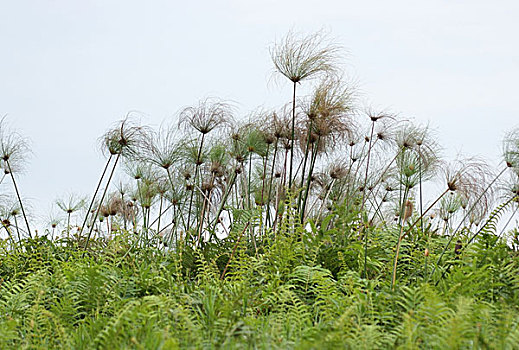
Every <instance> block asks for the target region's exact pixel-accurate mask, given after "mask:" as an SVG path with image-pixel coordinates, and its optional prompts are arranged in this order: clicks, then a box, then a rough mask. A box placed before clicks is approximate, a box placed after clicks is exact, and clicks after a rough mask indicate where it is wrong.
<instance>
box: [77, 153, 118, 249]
mask: <svg viewBox="0 0 519 350" xmlns="http://www.w3.org/2000/svg"><path fill="white" fill-rule="evenodd" d="M120 158H121V153H118V154H117V157H116V158H115V162H114V165H113V167H112V171H111V172H110V176H109V177H108V181H107V182H106V186H105V189H104V191H103V195H102V196H101V200H100V201H99V206H98V207H97V210H96V212H95V215H94V219H93V220H92V226H90V231H88V236H87V239H86V242H85V248H84V252H83V256H85V253H86V250H87V248H88V243H89V242H90V237H91V235H92V231H93V230H94V223H95V221H96V220H97V216H98V215H99V211H100V210H101V206H102V204H103V200H104V199H105V196H106V193H107V192H108V186H109V185H110V181H111V180H112V177H113V175H114V172H115V168H116V167H117V163H118V162H119V159H120Z"/></svg>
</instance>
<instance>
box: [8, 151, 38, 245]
mask: <svg viewBox="0 0 519 350" xmlns="http://www.w3.org/2000/svg"><path fill="white" fill-rule="evenodd" d="M5 164H7V168H8V170H9V174H10V175H11V179H12V180H13V186H14V190H15V192H16V197H17V198H18V203H20V209H22V215H23V219H24V220H25V225H26V226H27V233H28V234H29V238H31V239H32V234H31V228H30V227H29V220H27V215H26V214H25V208H24V206H23V202H22V197H21V196H20V191H18V185H17V184H16V180H15V178H14V175H13V169H11V163H10V162H9V159H5Z"/></svg>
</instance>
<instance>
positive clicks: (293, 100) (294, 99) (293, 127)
mask: <svg viewBox="0 0 519 350" xmlns="http://www.w3.org/2000/svg"><path fill="white" fill-rule="evenodd" d="M292 84H293V94H292V130H291V138H292V139H291V140H290V173H289V176H288V188H290V189H292V167H293V164H294V141H295V139H296V85H297V82H296V81H294V82H293V83H292Z"/></svg>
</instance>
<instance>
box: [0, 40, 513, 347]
mask: <svg viewBox="0 0 519 350" xmlns="http://www.w3.org/2000/svg"><path fill="white" fill-rule="evenodd" d="M339 53H340V50H339V49H338V47H337V46H336V45H334V44H332V43H330V42H329V41H328V40H326V38H325V37H323V35H322V34H316V35H312V36H310V37H302V36H298V35H296V34H289V35H288V36H287V37H286V38H285V39H284V40H283V41H281V42H280V43H279V44H276V45H274V47H273V48H272V49H271V56H272V60H273V63H274V67H275V69H276V72H277V73H279V74H278V76H280V77H286V78H288V79H289V81H290V82H291V83H292V85H293V94H292V96H291V97H292V98H291V102H290V103H288V104H287V105H286V106H283V107H282V108H279V109H276V110H271V111H258V112H256V113H254V114H252V115H251V116H250V117H249V118H248V121H246V122H243V121H235V115H234V114H235V110H234V108H233V106H232V105H231V104H229V103H227V102H225V101H221V100H218V99H215V98H209V99H205V100H203V101H201V102H199V103H198V104H196V105H194V106H191V107H187V108H184V109H183V110H182V111H181V112H180V113H179V118H178V121H175V122H173V123H167V124H164V125H162V126H161V127H160V128H159V130H153V129H151V128H148V127H146V126H142V125H139V124H137V123H135V121H134V119H133V118H132V116H131V115H128V116H127V117H126V118H124V119H123V120H122V121H121V122H119V123H118V124H117V125H115V126H114V127H113V128H112V129H110V130H109V131H107V132H106V133H105V135H103V137H102V138H101V139H100V145H101V149H102V150H103V151H104V153H105V154H106V155H107V160H106V165H105V167H104V169H103V170H102V172H101V176H100V178H99V181H98V182H97V184H96V187H95V190H94V193H93V195H92V197H91V198H89V199H87V198H84V197H82V196H78V195H75V194H68V195H66V196H63V197H61V198H60V199H58V200H57V201H56V205H57V207H58V209H59V210H60V212H59V213H57V214H56V213H53V214H51V217H50V218H49V222H48V227H46V228H44V230H43V234H42V233H41V232H38V230H35V229H31V220H30V216H28V215H27V214H28V213H27V211H29V213H30V207H28V206H27V204H26V203H25V202H26V201H24V199H23V197H22V195H21V194H22V193H23V189H20V188H19V187H18V185H17V182H16V179H17V176H19V174H20V173H21V172H23V169H24V163H25V160H26V159H27V155H28V153H29V148H28V146H27V142H26V140H25V139H24V138H23V137H21V136H19V134H18V133H16V132H13V131H12V130H11V129H10V128H9V126H8V125H7V124H6V121H5V120H2V121H1V123H0V168H1V169H2V170H3V172H4V176H3V177H2V178H1V179H0V181H1V182H0V185H1V187H0V188H1V190H2V193H1V196H2V197H1V202H0V203H1V204H0V219H1V220H2V221H1V222H2V227H1V229H2V234H3V237H5V239H4V240H1V241H0V348H20V349H23V348H31V349H32V348H37V349H47V348H65V349H69V348H73V349H83V348H84V349H96V348H99V349H107V348H112V349H127V348H135V349H176V348H264V349H271V348H279V349H286V348H297V349H337V348H351V349H358V348H361V349H377V348H383V349H384V348H406V349H407V348H413V349H414V348H427V349H459V348H495V349H516V348H519V312H518V311H519V266H518V264H519V263H518V258H517V257H518V251H517V250H518V248H519V230H518V229H517V228H514V227H513V226H512V225H510V224H511V223H512V222H513V219H514V215H515V214H516V212H517V210H518V208H519V200H518V195H519V130H516V131H512V132H510V133H509V134H508V135H507V136H506V138H505V140H504V142H503V162H502V163H503V165H502V167H501V168H500V169H497V171H495V170H494V169H491V168H490V167H489V166H488V165H487V164H485V163H484V162H482V161H480V160H477V159H474V158H468V159H459V160H456V161H454V162H450V163H449V162H445V161H443V160H442V159H441V155H440V146H439V145H438V144H437V143H436V141H435V139H434V135H433V134H432V132H431V130H430V129H428V128H427V127H423V126H418V125H414V124H412V123H410V122H409V121H402V120H399V119H398V118H397V117H396V116H394V115H392V114H391V113H388V112H385V111H383V112H376V111H374V110H370V109H368V110H360V109H359V108H358V107H357V105H358V101H357V100H356V98H355V97H356V94H355V90H354V89H353V88H352V87H351V86H349V85H347V84H345V83H344V79H342V78H341V77H340V72H341V70H340V68H339V67H338V65H337V62H339V61H340V55H339ZM301 82H304V83H305V84H309V85H310V84H312V82H315V84H314V85H315V86H314V89H313V92H312V93H311V94H310V95H309V96H301V97H298V96H297V95H296V92H297V91H296V86H297V85H298V84H299V83H301ZM435 185H436V186H435ZM436 187H438V189H436ZM10 191H14V193H13V194H11V192H10ZM32 224H33V225H34V223H32Z"/></svg>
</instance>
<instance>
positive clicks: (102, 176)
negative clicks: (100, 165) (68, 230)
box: [79, 153, 113, 236]
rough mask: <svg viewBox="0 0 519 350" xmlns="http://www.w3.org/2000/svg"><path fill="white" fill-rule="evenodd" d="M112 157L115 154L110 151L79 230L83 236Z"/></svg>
mask: <svg viewBox="0 0 519 350" xmlns="http://www.w3.org/2000/svg"><path fill="white" fill-rule="evenodd" d="M112 158H113V154H111V153H110V156H109V157H108V160H107V161H106V164H105V168H104V169H103V173H102V174H101V178H100V179H99V181H98V182H97V187H96V190H95V192H94V195H93V197H92V200H91V201H90V205H89V206H88V209H87V211H86V215H85V219H84V220H83V224H82V225H81V230H80V231H79V236H81V234H82V233H83V230H84V228H85V225H86V222H87V220H88V217H89V216H90V210H92V207H93V205H94V202H95V199H96V196H97V192H99V188H101V184H102V182H103V178H104V177H105V174H106V170H108V166H109V165H110V161H111V160H112ZM94 221H95V220H94ZM94 221H92V222H94ZM92 225H93V224H92Z"/></svg>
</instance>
